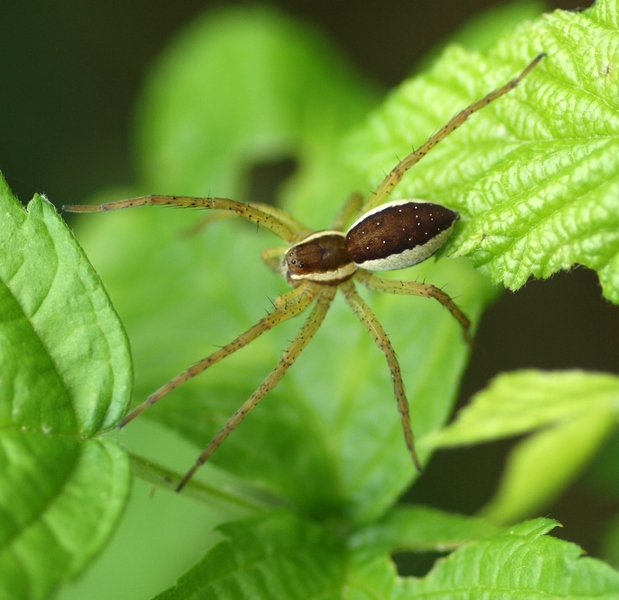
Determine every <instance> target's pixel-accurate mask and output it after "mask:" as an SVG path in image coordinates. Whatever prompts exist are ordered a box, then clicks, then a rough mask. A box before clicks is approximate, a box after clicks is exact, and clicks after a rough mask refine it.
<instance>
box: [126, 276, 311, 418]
mask: <svg viewBox="0 0 619 600" xmlns="http://www.w3.org/2000/svg"><path fill="white" fill-rule="evenodd" d="M319 289H320V286H318V285H316V284H314V283H312V282H309V281H308V282H305V283H304V284H301V285H300V286H299V287H297V288H295V289H294V290H292V291H290V292H286V293H285V294H282V295H281V296H279V297H278V298H277V299H276V300H275V302H274V306H275V310H273V312H271V313H269V314H268V315H267V316H266V317H263V318H262V319H260V321H258V323H256V324H255V325H254V326H253V327H250V328H249V329H248V330H247V331H246V332H245V333H242V334H241V335H239V336H238V337H237V338H236V339H235V340H233V341H232V342H230V343H229V344H227V345H226V346H224V347H223V348H220V349H219V350H217V351H216V352H213V354H211V355H209V356H207V357H206V358H203V359H202V360H200V361H198V362H197V363H195V364H194V365H192V366H191V367H189V369H187V370H186V371H183V372H182V373H180V374H179V375H177V376H176V377H175V378H174V379H172V380H171V381H169V382H168V383H166V384H165V385H163V386H162V387H160V388H159V389H158V390H157V391H156V392H154V393H153V394H151V395H150V396H149V397H148V398H147V399H146V400H145V401H144V402H142V404H140V405H139V406H137V407H136V408H135V409H134V410H133V411H131V412H130V413H129V414H128V415H127V416H126V417H125V418H124V419H123V420H122V421H121V422H120V424H119V425H118V427H119V428H122V427H124V426H125V425H126V424H127V423H129V422H130V421H132V420H133V419H135V417H137V416H138V415H140V414H142V413H143V412H144V411H145V410H146V409H147V408H149V407H150V406H152V405H153V404H155V403H157V402H159V400H161V398H163V397H164V396H166V395H167V394H169V393H170V392H171V391H172V390H174V389H175V388H177V387H178V386H179V385H181V384H182V383H185V382H186V381H188V380H189V379H192V378H193V377H195V376H196V375H199V374H200V373H202V372H203V371H205V370H206V369H208V368H209V367H212V366H213V365H214V364H216V363H218V362H219V361H220V360H223V359H224V358H226V357H227V356H230V355H231V354H234V353H235V352H236V351H237V350H240V349H241V348H243V347H244V346H247V344H249V343H250V342H253V341H254V340H255V339H256V338H257V337H259V336H261V335H262V334H263V333H266V332H267V331H269V330H270V329H273V327H275V326H276V325H279V323H283V322H284V321H287V320H288V319H291V318H292V317H294V316H296V315H298V314H299V313H301V312H303V311H304V310H305V309H306V308H307V307H308V306H309V305H310V304H311V303H312V302H313V300H314V298H315V297H316V295H317V293H318V291H319Z"/></svg>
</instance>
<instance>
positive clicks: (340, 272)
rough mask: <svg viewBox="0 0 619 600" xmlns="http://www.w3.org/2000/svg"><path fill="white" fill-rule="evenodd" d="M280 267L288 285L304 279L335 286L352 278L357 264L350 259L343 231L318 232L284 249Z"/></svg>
mask: <svg viewBox="0 0 619 600" xmlns="http://www.w3.org/2000/svg"><path fill="white" fill-rule="evenodd" d="M284 270H285V273H286V278H287V279H288V281H289V282H290V283H292V284H295V283H300V282H301V281H303V280H304V279H307V280H309V281H315V282H316V283H322V284H325V285H337V284H338V283H341V282H342V281H346V279H349V278H350V277H352V275H353V273H354V272H355V271H356V270H357V265H355V263H354V262H352V260H351V259H350V255H349V254H348V249H347V248H346V239H345V235H344V233H343V232H341V231H318V232H316V233H312V234H311V235H308V236H307V237H306V238H304V239H303V240H301V241H300V242H298V243H296V244H295V245H294V246H292V248H290V249H289V250H288V252H286V255H285V257H284Z"/></svg>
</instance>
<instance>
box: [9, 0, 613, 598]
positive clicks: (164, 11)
mask: <svg viewBox="0 0 619 600" xmlns="http://www.w3.org/2000/svg"><path fill="white" fill-rule="evenodd" d="M238 4H241V3H239V2H230V1H228V2H226V1H223V0H222V1H220V2H207V1H198V0H177V1H176V2H174V3H172V2H152V1H151V2H147V1H145V0H134V1H133V2H121V1H120V0H108V1H107V2H98V1H94V0H82V1H79V2H78V1H76V0H73V1H71V0H57V1H56V2H53V3H51V2H43V1H42V0H34V1H31V2H27V3H16V2H8V1H7V0H4V1H3V2H1V3H0V90H1V91H0V140H1V141H0V169H1V170H2V171H3V172H4V174H5V176H6V178H7V180H8V182H9V184H10V185H11V187H12V188H13V190H14V191H15V192H16V194H17V195H18V196H19V197H20V198H21V199H22V201H27V200H29V199H30V198H31V197H32V195H33V193H34V192H43V193H45V194H47V195H48V196H49V197H50V199H51V200H52V201H53V202H55V203H56V204H57V205H60V204H67V203H80V202H83V201H85V200H86V199H87V198H88V197H89V196H91V195H92V194H93V193H95V192H96V191H98V190H100V189H101V188H104V187H110V186H115V185H119V186H122V185H128V184H131V183H132V181H133V180H134V170H133V163H132V150H131V136H132V119H133V115H132V109H133V106H134V100H135V98H136V96H137V94H138V93H139V90H140V87H141V83H142V81H143V78H144V76H145V73H146V70H147V68H148V66H149V64H150V63H151V62H152V60H153V58H154V57H156V56H157V54H158V52H159V51H160V50H161V49H162V48H164V47H165V46H166V44H167V43H168V42H169V40H170V39H171V38H172V37H173V36H174V34H175V32H177V31H178V30H180V29H181V28H182V27H183V26H184V25H185V24H187V23H188V22H190V21H191V20H192V18H193V17H195V16H196V15H198V14H200V13H202V11H204V10H205V9H207V8H209V7H221V6H227V5H238ZM270 4H272V5H275V6H277V7H280V8H282V9H283V10H285V11H286V12H287V13H289V14H291V15H293V16H295V17H297V18H298V19H302V20H305V21H308V22H310V23H312V24H314V25H315V26H316V27H318V28H319V29H321V30H322V31H323V32H325V33H326V34H327V35H328V36H329V37H331V38H332V39H333V40H334V41H335V42H336V43H337V44H339V46H340V47H341V48H342V49H343V51H344V53H345V54H347V55H348V57H349V58H350V60H351V61H352V62H353V63H354V64H355V65H357V67H358V68H359V69H360V70H361V71H362V72H364V73H365V74H366V75H368V76H369V77H370V78H371V79H373V80H375V81H376V82H377V84H378V85H380V86H382V87H383V88H384V89H385V90H386V89H388V88H390V87H392V86H395V85H397V84H398V83H399V82H400V81H401V80H402V79H403V78H404V77H406V75H407V74H409V73H411V72H412V71H413V70H414V69H415V66H416V65H418V64H419V61H420V60H423V59H424V58H425V57H426V56H427V53H428V52H429V51H431V50H433V49H434V48H436V46H437V44H438V45H440V43H441V40H444V39H448V38H449V36H450V35H451V34H453V33H454V32H455V31H456V30H457V29H458V28H459V27H460V26H461V25H462V24H463V23H464V22H465V21H466V20H467V19H469V18H471V17H472V16H473V15H475V14H476V13H478V12H479V11H482V10H484V9H488V8H491V7H494V6H497V5H499V4H501V3H500V2H497V1H496V0H442V1H441V2H436V0H417V1H414V2H413V1H410V0H409V1H407V0H382V1H381V2H345V1H342V0H277V1H273V2H271V3H270ZM583 4H585V5H588V4H589V2H588V1H587V0H582V1H581V2H578V1H576V0H574V1H572V0H569V1H568V0H557V1H555V2H549V3H548V7H549V9H552V8H565V9H568V8H569V9H572V8H576V7H578V6H582V5H583ZM216 84H217V82H213V85H216ZM267 175H268V174H267ZM269 181H270V180H269V179H268V178H267V180H266V184H264V185H266V186H267V189H268V188H269V187H270V186H271V184H270V183H269ZM271 187H272V186H271ZM618 332H619V310H618V309H617V308H616V307H612V306H611V305H609V304H608V303H607V302H606V301H604V300H603V299H602V297H601V291H600V288H599V285H598V282H597V278H596V276H595V275H594V274H593V273H591V272H589V271H588V270H586V269H584V268H576V269H574V270H573V271H572V272H571V273H569V274H565V273H562V274H559V275H557V276H555V277H553V278H552V279H551V280H549V281H533V282H530V283H528V284H527V285H526V286H525V287H524V288H523V289H522V290H520V291H519V292H518V293H517V294H511V293H506V294H504V295H503V296H502V297H501V299H500V300H499V301H498V302H497V304H496V305H495V306H493V307H492V308H491V309H490V310H489V311H488V312H487V314H486V315H485V317H484V319H483V321H482V324H481V327H480V329H479V332H478V336H477V340H478V347H477V348H476V350H475V351H474V353H473V356H472V361H471V365H470V369H469V371H468V373H467V375H466V377H465V381H464V386H463V390H462V394H461V399H462V401H465V400H466V399H467V398H468V397H470V395H471V394H472V393H474V392H475V391H477V390H479V389H481V388H482V387H484V386H485V385H486V383H487V381H488V380H489V378H491V377H492V376H493V375H495V374H496V373H498V372H500V371H509V370H514V369H518V368H523V367H537V368H546V369H560V368H573V367H578V368H583V369H590V370H600V371H608V372H613V373H617V372H618V371H619V344H617V338H618V335H617V334H618ZM145 427H147V428H148V426H145ZM156 435H157V434H156ZM508 447H509V445H508V444H501V445H492V446H490V445H488V446H483V447H479V448H475V449H471V450H466V451H465V450H458V451H452V452H442V453H440V454H439V455H437V456H436V457H435V459H434V460H433V461H432V463H431V465H430V467H429V468H428V470H427V472H426V474H425V475H424V477H423V478H421V480H420V481H419V483H418V484H417V485H416V486H415V488H414V490H413V491H412V492H411V494H410V499H411V500H414V501H417V502H427V503H432V504H433V505H435V506H438V507H443V508H446V509H451V510H459V511H462V512H471V511H474V510H476V509H477V508H479V506H480V505H481V504H483V502H484V501H485V499H487V498H488V496H489V495H490V494H491V493H492V491H493V488H494V485H495V484H496V482H497V480H498V475H499V473H500V470H501V466H502V461H503V458H504V455H505V452H506V450H507V449H508ZM188 452H189V453H190V454H191V453H192V452H193V450H188ZM598 472H599V469H598ZM473 476H474V477H473ZM591 481H592V476H591V474H589V475H585V477H584V478H583V479H582V480H581V481H579V482H576V483H575V484H574V486H573V487H572V489H571V490H570V491H569V493H568V494H567V495H566V496H565V497H564V498H563V499H562V500H560V501H559V502H558V503H557V504H556V505H555V506H553V507H552V508H551V509H549V511H548V515H549V516H552V517H553V518H556V519H558V520H559V521H561V522H563V523H564V525H565V527H564V529H563V530H561V531H557V532H555V534H556V535H559V536H563V537H565V538H567V539H571V540H574V541H577V542H578V543H580V544H581V545H582V546H583V547H584V548H585V549H586V550H587V551H588V552H589V553H591V554H596V552H598V549H599V540H600V535H601V531H602V529H603V527H604V525H605V523H606V522H607V519H609V518H610V517H611V515H613V514H614V513H615V512H616V510H617V507H618V505H619V498H617V497H613V496H612V495H610V494H609V495H605V494H603V493H600V492H599V487H596V486H594V485H592V484H591ZM141 485H142V486H143V488H144V490H142V491H143V492H144V493H145V494H147V493H148V488H147V486H145V485H144V484H141ZM454 490H458V492H457V494H455V493H454ZM157 496H158V499H160V502H162V503H164V504H167V503H168V499H167V498H165V499H164V496H167V495H166V493H165V492H159V493H158V494H157ZM185 504H187V505H188V507H187V511H186V512H185V514H183V515H182V516H181V517H180V518H182V519H185V520H186V523H187V524H188V526H191V523H193V522H194V521H193V519H194V518H197V516H196V515H197V514H199V512H200V509H201V507H199V506H197V505H196V506H195V513H194V512H191V511H193V510H194V505H191V507H189V505H190V504H191V503H190V502H189V501H185ZM166 510H169V515H170V519H173V518H176V517H178V516H179V515H178V505H177V504H176V503H175V502H170V506H169V508H167V509H166ZM163 526H165V524H163V523H162V527H163ZM167 526H168V527H170V528H171V529H172V535H173V534H174V527H176V525H174V524H173V523H169V522H168V523H167ZM152 533H153V536H154V537H155V538H156V537H157V535H158V532H156V531H154V532H152ZM123 535H127V536H131V535H132V534H131V533H130V532H125V533H124V534H123ZM178 543H179V546H180V547H182V546H183V539H182V537H179V539H178ZM194 558H197V556H194ZM135 568H136V569H139V567H138V566H136V567H135ZM174 570H177V569H176V567H174V568H173V569H172V572H174ZM169 583H172V582H169ZM155 589H158V588H155ZM159 589H160V588H159ZM76 597H79V595H76ZM101 597H104V596H101ZM127 597H133V596H132V595H131V594H129V595H128V596H127Z"/></svg>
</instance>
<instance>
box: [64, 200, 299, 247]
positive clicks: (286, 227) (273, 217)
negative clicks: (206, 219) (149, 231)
mask: <svg viewBox="0 0 619 600" xmlns="http://www.w3.org/2000/svg"><path fill="white" fill-rule="evenodd" d="M147 205H156V206H177V207H180V208H210V209H215V210H229V211H232V212H233V213H235V214H237V215H238V216H239V217H242V218H243V219H247V220H248V221H251V222H253V223H256V224H257V225H258V226H259V227H262V228H263V229H267V230H268V231H270V232H272V233H274V234H275V235H276V236H278V237H279V238H281V239H282V240H284V241H286V242H288V243H291V244H293V243H295V242H297V241H299V240H300V239H301V238H302V237H304V236H305V235H307V233H308V232H310V231H311V230H310V229H308V228H307V227H305V225H303V224H301V223H300V222H299V221H297V220H296V219H295V218H294V217H292V216H290V215H288V214H286V213H284V212H283V211H281V210H279V209H276V208H274V207H272V206H269V207H268V208H266V207H265V206H264V205H252V204H245V203H244V202H237V201H236V200H229V199H227V198H194V197H192V196H161V195H150V196H140V197H139V198H129V199H128V200H119V201H117V202H107V203H105V204H99V205H96V206H91V205H84V204H77V205H73V204H71V205H67V206H63V207H62V210H65V211H68V212H105V211H108V210H120V209H122V208H132V207H135V206H147Z"/></svg>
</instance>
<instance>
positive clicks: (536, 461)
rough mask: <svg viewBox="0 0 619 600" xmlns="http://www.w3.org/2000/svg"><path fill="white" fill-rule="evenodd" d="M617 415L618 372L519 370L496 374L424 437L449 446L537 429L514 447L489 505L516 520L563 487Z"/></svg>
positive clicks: (502, 518)
mask: <svg viewBox="0 0 619 600" xmlns="http://www.w3.org/2000/svg"><path fill="white" fill-rule="evenodd" d="M618 413H619V379H618V378H617V377H615V376H612V375H603V374H588V373H584V372H580V371H571V372H570V371H567V372H562V373H544V372H539V371H520V372H516V373H509V374H505V375H501V376H499V377H497V378H496V379H495V380H494V381H493V382H492V383H491V385H490V386H489V387H488V388H487V389H485V390H483V391H481V392H480V393H478V394H477V395H476V396H474V397H473V399H472V401H471V403H470V404H469V405H468V406H467V407H466V408H465V409H463V410H462V411H461V412H460V413H459V415H458V418H457V420H456V421H455V422H454V423H453V424H452V425H450V426H449V427H446V428H445V429H443V430H442V431H439V432H437V433H436V434H434V435H433V436H432V438H431V439H427V441H428V442H429V443H432V444H435V445H437V446H443V447H447V446H456V445H462V444H473V443H479V442H484V441H489V440H494V439H500V438H503V437H507V436H512V435H518V434H522V433H528V432H531V431H535V430H539V431H538V432H537V433H536V434H535V435H534V436H533V437H531V438H528V439H526V440H525V441H523V442H521V443H520V444H519V445H518V446H517V447H516V449H515V450H514V451H513V453H512V455H511V457H510V459H509V462H508V466H507V470H506V473H505V475H504V479H503V482H502V484H501V487H500V489H499V492H498V494H497V496H496V498H495V499H494V500H493V502H492V503H491V505H490V506H489V507H488V508H487V511H486V515H487V516H488V517H490V518H492V519H493V520H495V521H497V522H512V521H514V520H517V519H519V518H522V517H524V516H528V515H530V514H533V513H534V512H536V511H538V510H540V509H541V508H543V507H544V506H546V505H547V504H548V503H549V502H550V501H551V500H553V499H554V498H555V497H556V496H557V495H558V494H559V493H560V492H561V491H562V490H563V489H565V487H566V486H567V485H568V484H569V483H570V482H571V481H572V480H573V479H574V478H575V476H576V475H577V474H578V473H579V472H580V471H581V469H582V467H583V466H584V465H585V464H586V463H587V462H588V461H589V460H590V458H591V457H592V456H593V455H594V453H595V452H596V451H597V450H598V449H599V447H600V446H601V445H602V443H603V442H604V441H605V440H606V439H607V437H608V435H609V434H610V433H611V431H612V430H613V429H615V428H616V423H617V415H618Z"/></svg>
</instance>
